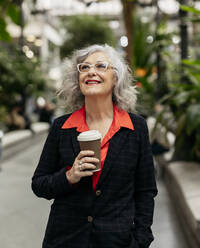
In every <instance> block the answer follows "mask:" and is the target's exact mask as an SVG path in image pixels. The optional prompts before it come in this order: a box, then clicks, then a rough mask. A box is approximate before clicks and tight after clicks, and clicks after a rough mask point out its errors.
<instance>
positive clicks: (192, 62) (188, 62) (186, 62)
mask: <svg viewBox="0 0 200 248" xmlns="http://www.w3.org/2000/svg"><path fill="white" fill-rule="evenodd" d="M182 63H183V64H184V65H196V66H200V60H199V59H198V60H188V59H183V60H182Z"/></svg>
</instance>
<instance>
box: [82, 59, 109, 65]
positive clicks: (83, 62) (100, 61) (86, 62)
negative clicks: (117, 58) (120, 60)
mask: <svg viewBox="0 0 200 248" xmlns="http://www.w3.org/2000/svg"><path fill="white" fill-rule="evenodd" d="M99 62H106V63H109V62H107V61H103V60H98V61H96V62H95V64H96V63H99ZM82 63H86V64H90V65H91V64H92V63H89V62H87V61H86V62H82Z"/></svg>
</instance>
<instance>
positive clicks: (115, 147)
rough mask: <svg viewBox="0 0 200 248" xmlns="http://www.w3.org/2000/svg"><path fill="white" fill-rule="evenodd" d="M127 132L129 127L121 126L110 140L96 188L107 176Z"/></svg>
mask: <svg viewBox="0 0 200 248" xmlns="http://www.w3.org/2000/svg"><path fill="white" fill-rule="evenodd" d="M128 132H129V129H126V128H121V129H120V130H119V131H118V132H117V133H116V134H115V135H114V136H113V137H112V139H111V140H110V144H109V147H108V152H107V156H106V159H105V162H104V166H103V169H102V172H101V175H100V177H99V180H98V183H97V186H96V188H98V187H99V186H100V185H101V184H102V183H103V181H104V180H105V179H106V177H107V176H108V174H109V172H110V170H111V168H112V167H113V166H114V164H115V160H116V159H117V157H118V154H119V153H120V149H121V148H122V147H123V145H124V143H125V142H126V137H127V135H128Z"/></svg>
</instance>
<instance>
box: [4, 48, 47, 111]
mask: <svg viewBox="0 0 200 248" xmlns="http://www.w3.org/2000/svg"><path fill="white" fill-rule="evenodd" d="M0 71H1V74H0V82H1V84H0V106H1V109H0V112H1V113H2V112H3V113H4V112H5V111H9V109H10V107H12V105H13V104H14V103H15V101H16V99H17V98H19V97H20V98H26V97H27V96H30V95H32V94H37V93H38V92H40V91H43V90H44V88H45V79H44V77H43V75H42V73H41V71H40V66H39V63H38V61H33V60H30V59H28V58H27V57H26V56H25V55H24V54H22V53H21V51H19V50H17V49H16V50H13V51H12V54H11V53H8V52H7V51H6V49H4V50H2V49H1V50H0Z"/></svg>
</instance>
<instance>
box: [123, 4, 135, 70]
mask: <svg viewBox="0 0 200 248" xmlns="http://www.w3.org/2000/svg"><path fill="white" fill-rule="evenodd" d="M133 1H134V0H132V1H130V0H122V4H123V15H124V24H125V28H126V36H127V38H128V46H127V47H125V51H126V59H127V61H128V63H129V65H130V66H132V54H133V18H132V11H133Z"/></svg>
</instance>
